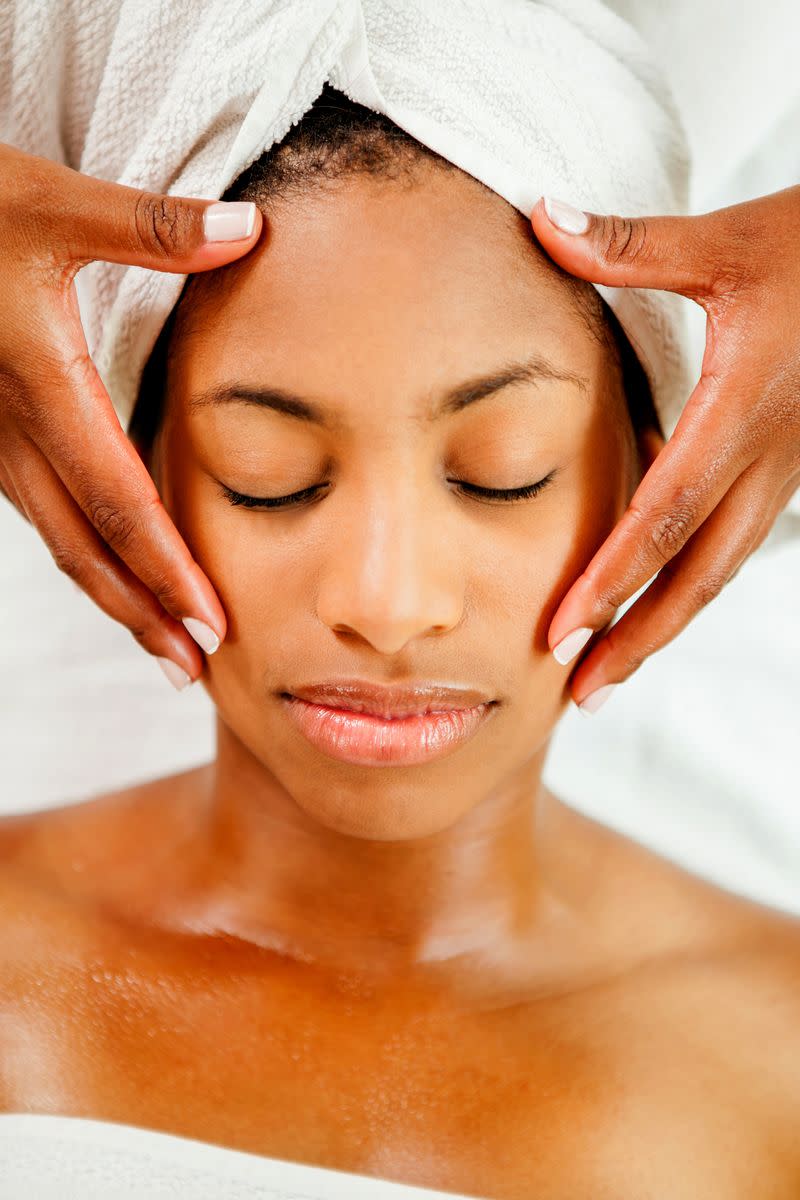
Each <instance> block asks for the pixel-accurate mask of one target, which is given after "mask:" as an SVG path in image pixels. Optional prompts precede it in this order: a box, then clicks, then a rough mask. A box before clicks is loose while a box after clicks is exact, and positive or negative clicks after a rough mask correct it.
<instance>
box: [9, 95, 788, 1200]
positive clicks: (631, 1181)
mask: <svg viewBox="0 0 800 1200" xmlns="http://www.w3.org/2000/svg"><path fill="white" fill-rule="evenodd" d="M331 105H333V106H334V107H331ZM226 198H228V199H255V200H257V202H258V204H259V206H260V207H261V208H262V210H263V211H264V213H265V216H266V217H267V218H268V219H267V221H266V222H265V225H266V229H267V232H266V235H265V237H264V238H263V239H262V241H261V243H260V244H259V245H258V246H257V247H256V249H255V250H254V251H253V252H251V254H250V255H248V256H247V257H246V258H244V259H242V260H241V261H240V262H237V263H235V264H232V265H230V266H228V267H226V268H223V269H221V270H220V271H218V272H213V273H210V274H206V275H202V276H195V277H193V278H192V279H191V280H190V282H189V284H188V286H187V288H186V290H185V292H184V294H183V297H182V299H181V302H180V304H179V305H178V307H177V309H176V310H175V313H174V320H172V321H171V322H170V323H169V324H168V326H167V327H166V329H165V331H164V334H163V336H162V339H161V342H160V344H159V346H158V347H157V349H156V352H155V354H154V355H153V357H152V358H151V361H150V364H149V368H148V371H147V372H146V374H145V381H144V386H143V389H142V392H141V395H140V400H139V405H138V408H137V413H136V415H135V418H134V422H133V425H132V428H131V433H132V436H134V438H135V440H136V442H137V445H138V447H139V449H140V453H141V454H142V456H143V458H144V459H145V461H146V462H147V464H148V467H149V469H150V470H151V472H152V474H153V478H154V480H155V481H156V483H157V485H158V488H159V491H160V494H161V496H162V498H163V500H164V503H165V505H166V507H167V510H168V511H169V513H170V515H171V517H172V518H173V520H174V521H175V523H176V525H177V527H178V529H179V531H180V532H181V534H182V536H183V537H184V538H185V540H186V541H187V544H188V545H189V546H190V548H191V550H192V553H193V555H194V556H195V557H196V559H197V561H198V562H199V563H201V565H202V567H203V569H204V570H205V571H206V573H207V574H208V576H209V578H210V579H211V580H212V581H213V583H214V587H215V588H216V589H217V591H218V593H219V595H220V596H221V598H222V600H223V604H224V608H225V611H226V614H227V617H228V635H227V637H226V639H225V642H224V644H223V645H222V646H221V647H220V648H219V650H218V651H217V652H216V653H215V654H214V656H213V657H210V658H208V659H207V660H206V663H205V669H204V673H203V683H204V686H205V687H206V689H207V691H208V693H209V695H210V696H211V697H212V699H213V701H214V703H215V705H216V707H217V713H218V721H217V729H218V747H217V756H216V759H215V760H214V761H213V762H212V763H209V764H208V765H205V766H202V767H198V768H196V769H194V770H190V771H187V772H184V773H181V774H179V775H175V776H171V777H169V778H164V779H158V780H154V781H152V782H150V783H147V784H144V785H142V786H139V787H135V788H132V789H129V790H127V791H124V792H118V793H114V794H112V795H106V796H99V797H95V798H94V799H91V800H89V801H87V802H85V803H83V804H78V805H74V806H71V807H69V808H66V809H57V810H51V811H47V812H44V813H39V814H36V815H28V816H19V817H15V818H7V819H6V820H5V821H4V822H3V824H2V846H3V860H4V867H3V872H2V888H3V903H4V911H5V912H6V913H7V914H8V915H7V916H6V920H5V922H4V925H3V932H2V939H3V946H2V956H1V961H2V963H3V964H4V966H3V968H2V975H3V994H4V996H5V997H6V1000H5V1009H4V1015H5V1022H4V1030H5V1033H4V1037H3V1049H2V1104H3V1108H4V1110H5V1111H6V1112H29V1113H37V1114H43V1113H61V1114H64V1115H70V1116H83V1117H91V1118H95V1119H99V1120H103V1121H109V1122H121V1123H125V1124H127V1125H134V1126H138V1127H140V1128H147V1129H152V1130H161V1131H166V1132H169V1133H173V1134H178V1135H182V1136H183V1137H190V1138H196V1139H199V1140H201V1141H206V1142H213V1143H217V1144H219V1145H223V1146H227V1147H231V1148H236V1149H239V1150H246V1151H250V1152H252V1153H255V1154H257V1155H262V1156H269V1157H274V1158H280V1159H289V1160H292V1161H295V1162H302V1163H309V1164H314V1165H316V1166H321V1167H332V1168H335V1169H337V1170H340V1171H348V1172H353V1173H355V1174H359V1175H366V1176H370V1177H374V1178H378V1177H380V1178H384V1179H391V1180H396V1181H399V1182H403V1183H407V1184H417V1185H421V1186H424V1187H429V1188H437V1189H443V1190H450V1191H453V1190H456V1191H459V1192H462V1193H465V1194H469V1195H480V1196H491V1197H531V1196H540V1195H548V1196H552V1197H562V1196H563V1197H570V1198H574V1197H576V1196H578V1195H587V1196H588V1195H591V1196H592V1197H600V1196H606V1195H607V1196H612V1195H613V1196H621V1195H625V1194H631V1195H633V1194H636V1195H648V1194H653V1195H656V1194H661V1193H662V1192H663V1190H664V1186H665V1181H666V1180H668V1181H669V1183H668V1187H669V1194H670V1196H671V1197H679V1196H680V1197H682V1196H686V1197H689V1196H692V1197H695V1196H699V1195H714V1196H715V1197H720V1198H723V1197H725V1198H728V1197H731V1198H732V1197H745V1196H748V1197H749V1196H752V1195H753V1194H755V1190H757V1191H758V1194H759V1195H764V1196H770V1197H776V1198H777V1197H786V1198H787V1200H788V1198H789V1197H790V1196H791V1197H794V1196H796V1195H797V1190H798V1187H799V1186H800V1148H798V1145H797V1138H796V1111H797V1103H798V1099H800V1066H798V1053H800V1045H798V1040H799V1039H798V1035H797V1032H796V1029H797V1021H796V1013H795V1001H794V997H795V991H796V987H797V983H798V980H799V979H800V939H799V937H798V922H797V921H796V920H795V919H792V918H790V917H787V916H783V915H781V914H779V913H778V912H775V911H772V910H770V909H768V908H765V907H763V906H760V905H757V904H754V903H752V902H749V901H745V900H743V899H740V898H738V897H735V896H733V895H731V894H728V893H726V892H724V891H722V890H721V889H719V888H716V887H714V886H712V885H710V884H708V883H705V882H702V881H700V880H699V879H695V878H693V877H692V876H690V875H688V874H687V873H686V872H684V871H682V870H681V869H679V868H678V867H676V866H673V865H671V864H669V863H667V862H666V861H664V860H661V859H659V858H658V857H657V856H656V855H654V854H652V853H651V852H649V851H646V850H645V849H644V848H643V847H641V846H639V845H637V844H636V843H634V842H632V841H630V840H629V839H627V838H625V837H623V836H621V835H619V834H617V833H614V832H612V831H611V830H610V829H608V828H605V827H603V826H602V825H600V824H598V823H596V822H594V821H592V820H590V819H588V818H586V817H584V816H582V815H580V814H579V813H578V812H576V811H574V810H572V809H570V808H569V807H568V806H567V805H565V804H564V803H562V802H561V801H560V800H559V799H558V798H557V797H555V796H554V795H552V794H550V793H549V792H548V791H547V790H546V789H545V788H544V787H543V786H542V783H541V772H542V765H543V762H544V758H545V754H546V750H547V744H548V741H549V738H550V736H551V734H552V732H553V729H554V727H555V725H556V724H557V722H558V719H559V717H560V715H561V714H562V712H563V711H564V709H565V707H566V705H567V703H568V676H569V668H568V667H565V666H562V665H560V664H559V663H558V662H556V660H555V659H554V658H553V656H552V654H550V653H549V649H548V645H547V638H546V631H547V628H548V624H549V620H550V617H551V616H552V612H553V609H554V605H555V604H556V603H557V600H558V597H559V596H560V595H562V594H563V589H564V584H565V581H566V580H567V579H569V578H573V577H574V576H575V574H576V573H577V571H578V570H579V569H580V567H581V565H582V564H583V563H584V562H585V561H587V560H588V559H589V558H590V557H591V555H592V553H593V551H594V549H595V548H596V547H597V546H598V545H599V544H600V543H601V542H602V540H603V539H604V538H605V536H606V535H607V533H608V531H609V530H610V529H611V528H612V527H613V525H614V523H615V522H616V521H617V520H618V518H619V516H620V514H621V513H622V512H623V511H624V509H625V506H626V504H627V502H628V499H629V498H630V496H631V494H632V492H633V490H634V489H635V487H636V484H637V482H638V480H639V479H640V477H641V475H642V473H643V471H644V470H645V469H646V467H647V463H648V462H649V461H650V459H651V457H652V455H653V453H654V452H655V451H656V449H657V447H658V445H659V444H660V443H661V437H660V433H659V431H658V430H657V429H656V428H655V427H654V424H653V420H654V418H653V413H652V409H651V407H650V405H649V403H648V397H647V395H646V389H645V385H644V382H643V375H642V372H641V370H638V369H637V364H636V361H635V359H634V358H633V356H632V354H631V353H630V351H629V349H628V348H627V346H626V344H625V341H624V337H623V336H622V335H621V333H620V330H619V327H618V326H617V324H616V322H615V321H614V320H613V318H612V317H611V314H610V312H609V311H608V310H607V309H606V308H605V306H604V305H603V304H602V302H601V301H600V299H599V297H598V296H597V294H596V293H595V292H593V290H592V289H591V288H590V286H589V285H588V284H584V283H582V282H580V281H576V280H574V279H572V278H570V277H569V276H567V275H565V274H564V273H563V272H562V271H561V270H560V269H559V268H557V267H556V266H555V265H554V264H553V263H552V262H550V261H549V260H548V259H547V258H546V256H544V255H543V254H542V252H541V251H540V250H539V249H538V247H537V246H536V243H535V241H534V240H533V238H532V235H531V231H530V227H529V225H528V223H527V222H526V221H525V220H524V218H523V217H521V215H520V214H519V213H518V212H517V211H516V210H514V209H512V208H511V206H510V205H508V204H507V203H506V202H505V201H504V200H502V199H501V198H500V197H498V196H497V195H496V194H494V193H492V192H491V191H489V190H488V189H487V188H485V187H484V186H483V185H482V184H480V183H478V182H476V181H475V180H474V179H472V178H470V177H469V176H467V175H466V174H464V173H463V172H461V171H460V170H459V169H457V168H455V167H453V166H451V165H450V164H449V163H447V162H445V161H444V160H442V159H440V158H438V156H437V155H435V154H433V153H432V152H431V151H428V150H426V149H424V148H423V147H421V146H420V145H419V144H418V143H416V142H414V141H413V139H411V138H410V137H409V136H408V135H406V134H404V133H402V131H400V130H399V129H397V128H396V127H394V126H393V125H392V124H391V122H389V121H388V120H387V119H386V118H384V117H380V116H377V115H376V114H375V113H373V112H371V111H370V110H368V109H362V108H361V107H360V106H359V105H355V104H352V103H351V102H349V101H346V100H345V99H344V98H340V97H336V96H335V95H332V93H331V91H330V89H326V92H325V93H323V96H322V97H321V98H320V100H319V101H318V102H317V104H315V105H314V107H313V108H312V109H311V111H310V112H309V113H308V114H307V115H306V117H305V118H303V120H302V121H301V122H300V123H299V124H298V125H296V126H295V127H294V128H293V129H292V130H291V132H290V133H289V135H288V137H287V138H286V139H285V140H284V142H283V143H281V145H280V146H279V147H274V148H273V149H272V150H271V151H269V152H268V153H267V155H266V156H264V159H263V160H262V161H261V162H260V163H257V164H256V165H255V166H254V167H253V168H252V169H251V170H249V171H248V172H246V173H245V175H244V176H243V177H241V178H240V180H239V181H238V182H237V184H236V186H235V187H234V188H233V189H232V191H231V192H230V193H229V194H228V195H227V196H226ZM162 392H163V395H162ZM426 711H427V715H425V714H426ZM357 713H360V714H361V715H356V714H357ZM643 802H645V803H646V797H643ZM756 1179H757V1180H758V1183H757V1184H756V1183H755V1181H756Z"/></svg>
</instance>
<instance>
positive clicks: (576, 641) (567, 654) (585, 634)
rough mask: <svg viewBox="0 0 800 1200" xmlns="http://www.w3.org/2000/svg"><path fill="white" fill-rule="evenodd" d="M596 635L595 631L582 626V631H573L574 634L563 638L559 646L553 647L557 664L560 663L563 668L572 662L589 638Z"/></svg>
mask: <svg viewBox="0 0 800 1200" xmlns="http://www.w3.org/2000/svg"><path fill="white" fill-rule="evenodd" d="M593 633H594V630H593V629H587V628H586V626H585V625H582V626H581V628H580V629H573V631H572V633H568V634H567V636H566V637H564V638H562V639H561V641H560V642H559V643H558V645H557V646H554V647H553V658H554V659H555V660H556V662H560V663H561V664H562V666H564V665H566V663H568V662H572V660H573V658H574V657H575V655H576V654H578V653H579V652H580V651H581V650H582V649H583V647H584V646H585V645H586V643H587V642H588V640H589V638H590V637H591V636H592V634H593Z"/></svg>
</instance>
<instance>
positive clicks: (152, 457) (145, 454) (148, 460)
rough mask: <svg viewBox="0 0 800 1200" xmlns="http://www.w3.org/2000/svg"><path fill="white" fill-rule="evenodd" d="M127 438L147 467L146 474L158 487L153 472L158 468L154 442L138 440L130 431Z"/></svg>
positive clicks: (156, 478)
mask: <svg viewBox="0 0 800 1200" xmlns="http://www.w3.org/2000/svg"><path fill="white" fill-rule="evenodd" d="M128 438H129V440H130V442H131V444H132V446H133V448H134V450H135V451H136V453H137V454H138V455H139V458H140V459H141V460H142V462H143V463H144V465H145V467H146V468H147V472H148V474H149V475H151V476H152V478H153V480H154V482H155V484H156V487H158V477H157V474H156V473H155V472H157V470H158V456H157V455H156V452H155V443H154V442H150V443H149V444H146V443H145V442H142V441H140V440H139V438H137V437H136V435H135V434H130V433H129V434H128Z"/></svg>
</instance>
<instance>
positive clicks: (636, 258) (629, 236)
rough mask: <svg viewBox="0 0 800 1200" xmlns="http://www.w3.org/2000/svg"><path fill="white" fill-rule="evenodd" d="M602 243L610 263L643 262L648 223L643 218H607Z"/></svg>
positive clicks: (602, 232) (602, 231)
mask: <svg viewBox="0 0 800 1200" xmlns="http://www.w3.org/2000/svg"><path fill="white" fill-rule="evenodd" d="M601 241H602V244H603V246H604V254H605V257H606V259H607V260H608V261H609V262H611V263H633V262H641V261H643V260H644V258H645V254H646V249H647V223H646V222H645V221H644V220H643V219H642V218H630V217H618V216H609V217H606V218H605V219H604V224H603V228H602V230H601Z"/></svg>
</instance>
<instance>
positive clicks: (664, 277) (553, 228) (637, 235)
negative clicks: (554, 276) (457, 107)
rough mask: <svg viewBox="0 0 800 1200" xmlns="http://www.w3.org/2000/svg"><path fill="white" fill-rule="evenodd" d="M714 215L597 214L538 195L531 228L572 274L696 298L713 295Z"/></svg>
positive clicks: (715, 269) (716, 233) (716, 239)
mask: <svg viewBox="0 0 800 1200" xmlns="http://www.w3.org/2000/svg"><path fill="white" fill-rule="evenodd" d="M716 216H717V214H716V213H708V214H704V215H702V216H698V217H618V216H600V215H598V214H597V213H586V212H581V211H580V210H579V209H576V208H572V206H571V205H568V204H564V203H563V202H562V201H559V200H552V199H550V198H549V197H545V196H543V197H542V198H541V199H540V200H538V201H537V203H536V205H535V206H534V209H533V211H532V213H531V224H532V225H533V231H534V233H535V234H536V237H537V238H538V240H539V241H540V242H541V244H542V246H543V247H544V249H545V250H546V251H547V253H548V254H549V255H550V257H551V258H552V259H554V260H555V262H557V263H558V265H559V266H561V267H563V268H564V270H566V271H569V273H570V274H571V275H577V276H578V278H580V279H588V280H589V281H590V282H591V283H602V284H608V285H609V286H611V287H643V288H658V289H660V290H662V291H668V292H680V293H681V294H682V295H684V296H688V297H689V298H690V299H696V298H698V297H701V296H707V295H710V294H711V293H712V292H713V290H714V283H715V280H716V278H717V277H718V274H719V258H720V254H719V251H720V245H719V243H720V237H719V230H718V229H717V228H716V225H715V217H716Z"/></svg>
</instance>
